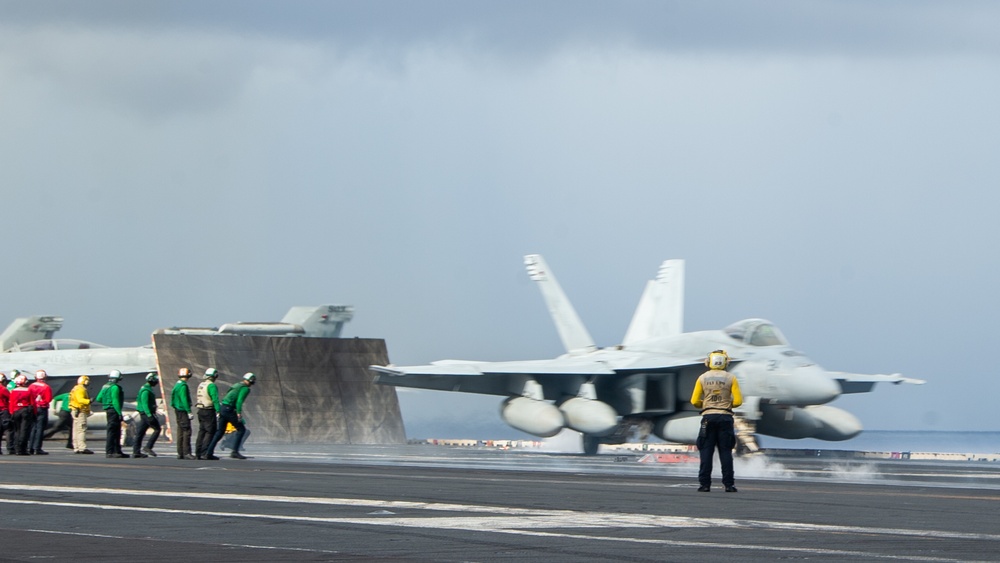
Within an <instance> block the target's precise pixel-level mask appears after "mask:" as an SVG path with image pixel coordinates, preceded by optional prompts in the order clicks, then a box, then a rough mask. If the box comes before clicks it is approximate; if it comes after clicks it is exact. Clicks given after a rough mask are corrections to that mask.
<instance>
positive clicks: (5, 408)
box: [0, 372, 14, 454]
mask: <svg viewBox="0 0 1000 563" xmlns="http://www.w3.org/2000/svg"><path fill="white" fill-rule="evenodd" d="M13 435H14V433H13V432H12V431H11V429H10V391H8V390H7V374H5V373H3V372H0V440H3V437H4V436H6V437H7V449H8V451H10V448H11V447H12V446H11V443H10V440H11V437H13ZM2 453H3V444H0V454H2Z"/></svg>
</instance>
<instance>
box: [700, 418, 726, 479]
mask: <svg viewBox="0 0 1000 563" xmlns="http://www.w3.org/2000/svg"><path fill="white" fill-rule="evenodd" d="M697 445H698V452H699V453H700V454H701V466H700V467H699V468H698V483H699V484H700V485H701V486H702V487H710V486H712V456H713V455H714V454H715V450H716V449H718V450H719V463H720V464H721V465H722V484H723V485H725V486H727V487H731V486H733V485H735V484H736V479H735V477H734V475H733V449H734V448H735V447H736V430H735V429H734V428H733V415H731V414H706V415H704V416H702V417H701V432H700V433H699V434H698V442H697Z"/></svg>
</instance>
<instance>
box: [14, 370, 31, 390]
mask: <svg viewBox="0 0 1000 563" xmlns="http://www.w3.org/2000/svg"><path fill="white" fill-rule="evenodd" d="M14 383H16V384H17V386H18V387H24V386H25V385H27V384H28V376H27V375H24V374H23V373H22V374H21V375H19V376H17V377H15V378H14Z"/></svg>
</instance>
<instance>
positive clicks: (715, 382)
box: [691, 350, 743, 493]
mask: <svg viewBox="0 0 1000 563" xmlns="http://www.w3.org/2000/svg"><path fill="white" fill-rule="evenodd" d="M705 365H706V366H707V367H708V371H706V372H705V373H703V374H701V376H700V377H699V378H698V382H697V383H695V384H694V392H693V393H691V404H692V405H694V406H696V407H698V408H699V409H701V432H699V433H698V442H697V443H698V451H699V453H700V454H701V467H700V468H699V469H698V483H699V484H700V485H701V486H700V487H698V491H700V492H703V493H707V492H709V491H710V490H711V488H712V456H713V455H714V454H715V450H716V448H718V450H719V464H720V465H722V484H723V485H725V487H726V492H727V493H735V492H736V480H735V477H734V475H733V449H734V448H735V447H736V430H735V429H734V428H733V409H734V408H736V407H738V406H740V405H742V404H743V395H742V394H741V393H740V384H739V382H738V381H736V377H735V376H734V375H733V374H731V373H729V372H728V371H726V367H728V366H729V355H728V354H726V352H725V350H716V351H714V352H712V353H711V354H709V355H708V359H706V360H705Z"/></svg>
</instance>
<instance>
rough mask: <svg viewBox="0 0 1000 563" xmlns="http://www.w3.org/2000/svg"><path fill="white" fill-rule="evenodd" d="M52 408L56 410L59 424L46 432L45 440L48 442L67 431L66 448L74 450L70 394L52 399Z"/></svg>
mask: <svg viewBox="0 0 1000 563" xmlns="http://www.w3.org/2000/svg"><path fill="white" fill-rule="evenodd" d="M52 408H54V409H55V410H56V416H57V417H58V418H59V422H57V423H55V424H54V425H53V426H52V427H51V428H49V429H48V430H46V431H45V439H46V440H48V439H49V438H51V437H52V436H54V435H55V434H57V433H59V432H62V431H63V430H65V431H66V434H67V436H68V437H67V438H66V447H67V448H69V449H73V417H72V416H70V414H69V393H63V394H62V395H56V396H55V397H52Z"/></svg>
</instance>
